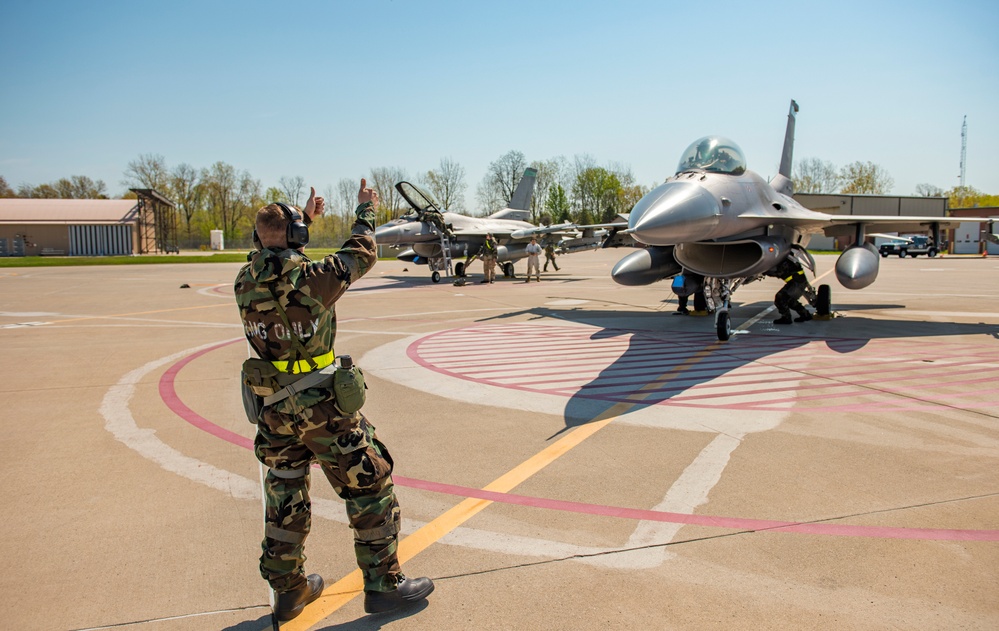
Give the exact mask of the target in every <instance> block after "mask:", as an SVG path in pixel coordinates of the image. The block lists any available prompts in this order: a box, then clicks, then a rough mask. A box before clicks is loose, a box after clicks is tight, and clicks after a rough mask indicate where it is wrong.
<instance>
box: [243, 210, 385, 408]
mask: <svg viewBox="0 0 999 631" xmlns="http://www.w3.org/2000/svg"><path fill="white" fill-rule="evenodd" d="M248 260H249V263H247V264H246V265H244V266H243V267H242V269H240V270H239V274H238V275H237V276H236V283H235V292H236V304H237V306H238V307H239V316H240V319H241V320H242V321H243V331H244V333H245V334H246V339H247V340H249V342H250V346H252V347H253V350H254V351H255V352H256V354H257V355H258V356H260V358H261V359H266V360H268V361H288V362H293V361H298V360H301V359H305V358H304V357H301V352H300V351H299V345H298V344H293V343H292V339H291V336H292V335H294V336H295V337H296V338H298V340H299V341H300V342H301V346H303V347H304V348H305V350H306V352H307V354H308V355H309V357H320V356H322V355H325V354H327V353H330V352H331V351H333V342H334V339H335V338H336V310H335V309H334V303H335V302H336V301H337V300H338V299H339V298H340V296H342V295H343V293H344V292H345V291H346V290H347V288H348V287H349V286H350V284H351V283H352V282H354V281H356V280H357V279H359V278H360V277H362V276H364V275H365V274H366V273H367V272H368V270H369V269H371V267H372V266H373V265H374V264H375V261H376V260H377V254H376V252H375V239H374V234H373V233H372V231H371V230H370V229H369V228H368V227H367V226H365V225H363V224H362V223H360V222H358V223H356V224H354V229H353V234H351V237H350V238H349V239H348V240H347V241H346V243H344V244H343V246H342V247H341V248H340V250H339V251H337V252H336V253H335V254H330V255H327V256H326V257H325V258H323V259H322V260H321V261H312V260H310V259H309V258H308V257H307V256H305V255H304V254H302V253H301V252H299V251H298V250H291V249H285V250H274V249H270V248H264V249H262V250H257V251H255V252H251V253H250V255H249V257H248ZM275 297H276V298H277V301H278V303H279V304H280V305H281V307H282V308H283V309H284V311H285V314H286V315H287V318H288V322H289V323H290V324H291V329H292V330H291V331H289V330H288V327H287V326H285V324H284V321H283V320H282V318H281V315H280V313H279V312H278V310H277V308H276V307H275V302H274V301H275ZM289 372H291V371H290V370H289ZM329 395H330V392H329V391H328V390H326V389H320V388H310V389H308V390H305V391H304V392H302V393H300V394H298V395H296V396H294V397H290V398H288V399H285V400H284V401H282V402H279V403H278V404H277V409H278V411H280V412H284V413H288V414H294V413H295V412H296V410H295V407H296V406H298V407H299V409H301V408H305V407H311V406H313V405H316V404H317V403H320V402H321V401H324V400H326V399H328V398H329Z"/></svg>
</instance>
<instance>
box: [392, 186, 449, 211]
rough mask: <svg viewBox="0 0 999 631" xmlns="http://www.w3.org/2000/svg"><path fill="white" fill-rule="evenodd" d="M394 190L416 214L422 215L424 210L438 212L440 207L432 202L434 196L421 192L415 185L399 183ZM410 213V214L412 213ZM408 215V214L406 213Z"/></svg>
mask: <svg viewBox="0 0 999 631" xmlns="http://www.w3.org/2000/svg"><path fill="white" fill-rule="evenodd" d="M395 190H397V191H399V194H400V195H402V197H403V199H405V200H406V201H407V202H409V205H410V206H412V207H413V211H415V212H417V213H422V212H423V211H425V210H428V209H433V210H437V211H439V210H440V206H438V205H437V202H436V201H434V196H433V195H431V194H430V193H428V192H427V191H425V190H423V189H422V188H420V187H419V186H417V185H416V184H410V183H409V182H399V183H398V184H396V185H395ZM413 211H410V212H413ZM406 214H409V213H406Z"/></svg>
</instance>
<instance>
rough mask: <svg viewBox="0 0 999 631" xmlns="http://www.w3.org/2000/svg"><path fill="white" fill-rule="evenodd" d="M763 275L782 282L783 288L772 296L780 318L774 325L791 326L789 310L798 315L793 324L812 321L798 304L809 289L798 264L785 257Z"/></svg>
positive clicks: (808, 314) (801, 305)
mask: <svg viewBox="0 0 999 631" xmlns="http://www.w3.org/2000/svg"><path fill="white" fill-rule="evenodd" d="M765 275H766V276H776V277H777V278H779V279H781V280H783V281H784V286H783V287H782V288H781V290H780V291H778V292H777V295H775V296H774V306H775V307H777V312H778V313H779V314H780V317H779V318H777V319H776V320H774V324H791V309H794V311H795V312H796V313H797V314H798V317H797V318H795V319H794V322H807V321H808V320H811V319H812V314H811V313H809V311H808V309H806V308H805V305H803V304H801V302H799V299H800V298H801V297H802V296H803V295H804V294H805V292H806V291H808V289H809V288H810V287H811V285H809V283H808V278H807V277H806V276H805V270H804V269H803V268H802V267H801V264H800V263H798V262H797V261H795V260H794V259H792V258H791V257H787V258H785V259H784V260H783V261H781V262H780V263H778V264H777V265H775V266H774V267H773V269H771V270H770V271H769V272H767V273H766V274H765Z"/></svg>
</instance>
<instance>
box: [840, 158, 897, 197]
mask: <svg viewBox="0 0 999 631" xmlns="http://www.w3.org/2000/svg"><path fill="white" fill-rule="evenodd" d="M839 177H840V181H842V182H843V187H842V188H841V189H840V192H841V193H845V194H848V195H863V194H868V195H887V194H888V193H889V192H891V188H892V186H894V185H895V180H894V179H893V178H892V176H890V175H888V172H887V171H885V170H884V169H883V168H882V167H881V166H879V165H877V164H874V163H873V162H860V161H857V162H851V163H850V164H848V165H846V166H845V167H843V168H842V169H841V170H840V175H839Z"/></svg>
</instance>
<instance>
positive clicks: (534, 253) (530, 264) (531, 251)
mask: <svg viewBox="0 0 999 631" xmlns="http://www.w3.org/2000/svg"><path fill="white" fill-rule="evenodd" d="M524 251H525V252H527V280H525V281H524V282H525V283H529V282H531V270H532V269H533V270H534V277H535V278H537V279H538V282H539V283H540V282H541V258H540V257H541V246H540V245H538V240H537V239H535V238H534V237H531V242H530V243H528V244H527V247H526V248H524Z"/></svg>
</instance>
